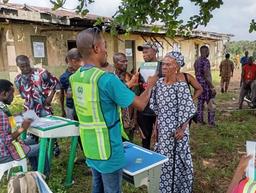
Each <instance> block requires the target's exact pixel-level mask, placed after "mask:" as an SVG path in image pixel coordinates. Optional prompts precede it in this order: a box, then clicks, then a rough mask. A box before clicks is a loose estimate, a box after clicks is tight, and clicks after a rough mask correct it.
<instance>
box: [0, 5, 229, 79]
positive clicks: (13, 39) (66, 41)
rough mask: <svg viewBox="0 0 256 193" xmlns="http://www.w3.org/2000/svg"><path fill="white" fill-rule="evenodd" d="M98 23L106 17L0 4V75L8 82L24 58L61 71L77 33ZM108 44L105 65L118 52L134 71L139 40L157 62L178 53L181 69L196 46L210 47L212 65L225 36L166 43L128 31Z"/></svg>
mask: <svg viewBox="0 0 256 193" xmlns="http://www.w3.org/2000/svg"><path fill="white" fill-rule="evenodd" d="M98 18H102V19H103V21H104V22H106V23H107V22H109V20H110V19H111V18H108V17H100V16H97V15H92V14H87V15H86V16H85V17H82V16H81V15H78V14H77V13H76V12H72V11H67V10H63V9H61V10H56V11H53V10H52V9H50V8H43V7H36V6H28V5H26V4H24V5H21V4H11V3H7V4H1V3H0V42H1V48H0V70H1V71H8V72H9V76H10V78H11V79H13V77H14V76H15V75H16V74H17V67H16V63H15V58H16V56H17V55H20V54H24V55H27V56H29V58H30V59H31V63H32V64H39V65H43V66H45V67H48V68H50V69H55V70H56V67H62V68H58V69H62V70H63V68H65V56H66V53H67V51H68V50H69V49H71V48H73V47H75V46H76V44H75V39H76V35H77V33H78V32H79V31H81V30H83V29H85V28H88V27H92V26H93V24H94V23H95V21H96V20H97V19H98ZM104 36H105V38H106V41H107V44H108V57H109V58H108V60H109V63H112V56H113V53H115V52H124V53H126V55H127V58H128V60H129V67H128V69H129V70H131V69H133V68H138V67H139V64H140V63H141V62H143V58H142V54H141V53H140V52H138V51H137V49H136V48H137V46H138V45H141V44H143V43H144V42H145V41H153V42H155V43H156V44H157V45H158V47H159V53H158V57H159V58H162V57H163V56H164V55H165V53H166V52H168V51H171V50H180V51H181V52H182V53H183V54H184V56H185V62H186V67H187V68H192V66H193V63H194V61H195V59H196V58H197V57H198V56H199V48H200V46H201V45H208V46H209V48H210V57H209V59H210V61H211V63H212V65H213V66H218V65H219V63H220V61H221V60H222V59H223V56H224V53H225V43H226V42H227V41H229V40H230V38H231V37H232V35H231V34H222V33H215V32H204V31H193V32H192V34H191V35H190V36H189V37H183V36H177V37H175V38H173V39H170V38H168V37H167V36H166V33H165V31H164V30H162V31H161V30H160V31H159V32H157V33H155V32H152V31H151V30H150V27H149V26H144V27H142V28H141V29H140V30H134V31H133V32H132V33H131V34H129V35H128V36H127V35H124V34H118V35H115V36H113V35H111V34H109V33H104Z"/></svg>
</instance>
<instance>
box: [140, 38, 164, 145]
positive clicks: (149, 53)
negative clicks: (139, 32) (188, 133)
mask: <svg viewBox="0 0 256 193" xmlns="http://www.w3.org/2000/svg"><path fill="white" fill-rule="evenodd" d="M137 49H138V51H141V52H142V54H143V59H144V61H145V63H143V64H142V65H141V68H140V75H141V76H140V79H139V85H140V93H142V92H143V91H144V90H145V88H146V84H145V81H147V80H146V79H147V77H148V76H149V75H150V73H152V74H151V75H153V74H155V73H156V71H157V73H158V76H159V77H162V67H161V65H160V62H158V61H157V56H156V54H157V52H158V48H157V46H156V45H155V44H154V43H152V42H145V43H144V44H143V45H141V46H138V47H137ZM154 63H155V66H154ZM137 120H138V124H139V127H140V129H141V131H142V146H143V147H144V148H147V149H150V141H151V135H152V131H153V125H154V123H155V121H156V115H155V113H154V112H153V111H152V110H151V109H150V108H149V104H148V105H147V106H146V108H145V109H144V111H143V112H138V117H137Z"/></svg>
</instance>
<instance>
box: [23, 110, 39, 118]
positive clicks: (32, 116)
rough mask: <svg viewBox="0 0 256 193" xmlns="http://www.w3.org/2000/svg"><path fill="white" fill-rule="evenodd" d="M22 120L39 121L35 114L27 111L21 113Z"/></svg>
mask: <svg viewBox="0 0 256 193" xmlns="http://www.w3.org/2000/svg"><path fill="white" fill-rule="evenodd" d="M23 118H24V119H31V120H33V121H37V120H38V119H39V117H38V116H37V114H36V113H35V111H33V110H28V111H26V112H24V113H23Z"/></svg>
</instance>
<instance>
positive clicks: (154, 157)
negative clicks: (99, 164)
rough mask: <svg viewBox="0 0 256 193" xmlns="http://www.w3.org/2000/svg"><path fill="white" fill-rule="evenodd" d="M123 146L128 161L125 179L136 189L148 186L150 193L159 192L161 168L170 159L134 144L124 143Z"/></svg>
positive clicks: (124, 174) (124, 170)
mask: <svg viewBox="0 0 256 193" xmlns="http://www.w3.org/2000/svg"><path fill="white" fill-rule="evenodd" d="M123 145H124V151H125V160H126V165H125V167H124V169H123V172H124V173H123V177H124V179H125V180H127V181H128V182H130V183H132V184H134V186H135V187H140V186H142V185H146V186H147V189H148V193H156V192H159V182H160V174H161V167H162V164H163V163H164V162H166V161H168V158H167V157H166V156H163V155H161V154H158V153H156V152H153V151H150V150H147V149H145V148H143V147H140V146H138V145H135V144H133V143H129V142H124V143H123Z"/></svg>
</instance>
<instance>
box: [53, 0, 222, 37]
mask: <svg viewBox="0 0 256 193" xmlns="http://www.w3.org/2000/svg"><path fill="white" fill-rule="evenodd" d="M78 1H79V4H78V6H77V8H76V10H77V12H78V13H81V14H82V15H86V14H87V13H88V9H87V5H88V3H93V2H94V0H78ZM190 1H191V2H193V3H194V4H195V5H196V6H198V7H199V13H198V14H197V15H192V16H191V17H190V18H189V19H188V21H186V22H185V21H183V20H181V19H179V16H180V14H181V13H182V11H183V7H182V6H180V0H122V1H121V5H120V6H119V10H118V11H117V12H116V13H115V14H114V15H113V16H112V21H111V23H110V26H111V30H112V32H114V31H115V29H117V27H118V26H121V27H122V29H124V30H125V31H127V32H129V31H131V30H136V29H139V28H140V27H141V26H143V25H151V26H152V30H153V31H155V32H157V31H158V30H159V29H160V27H159V26H160V25H159V24H164V29H165V30H166V33H167V35H169V36H174V35H176V34H177V33H179V34H181V35H185V34H187V33H189V32H190V31H191V30H192V29H195V28H197V26H198V25H204V26H206V25H207V23H208V22H209V21H210V19H211V18H212V17H213V15H212V13H211V12H212V11H213V10H214V9H216V8H220V6H221V5H222V4H223V1H222V0H190ZM50 2H51V3H52V4H53V5H54V8H53V9H58V8H60V7H63V5H64V4H65V2H66V0H50Z"/></svg>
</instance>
